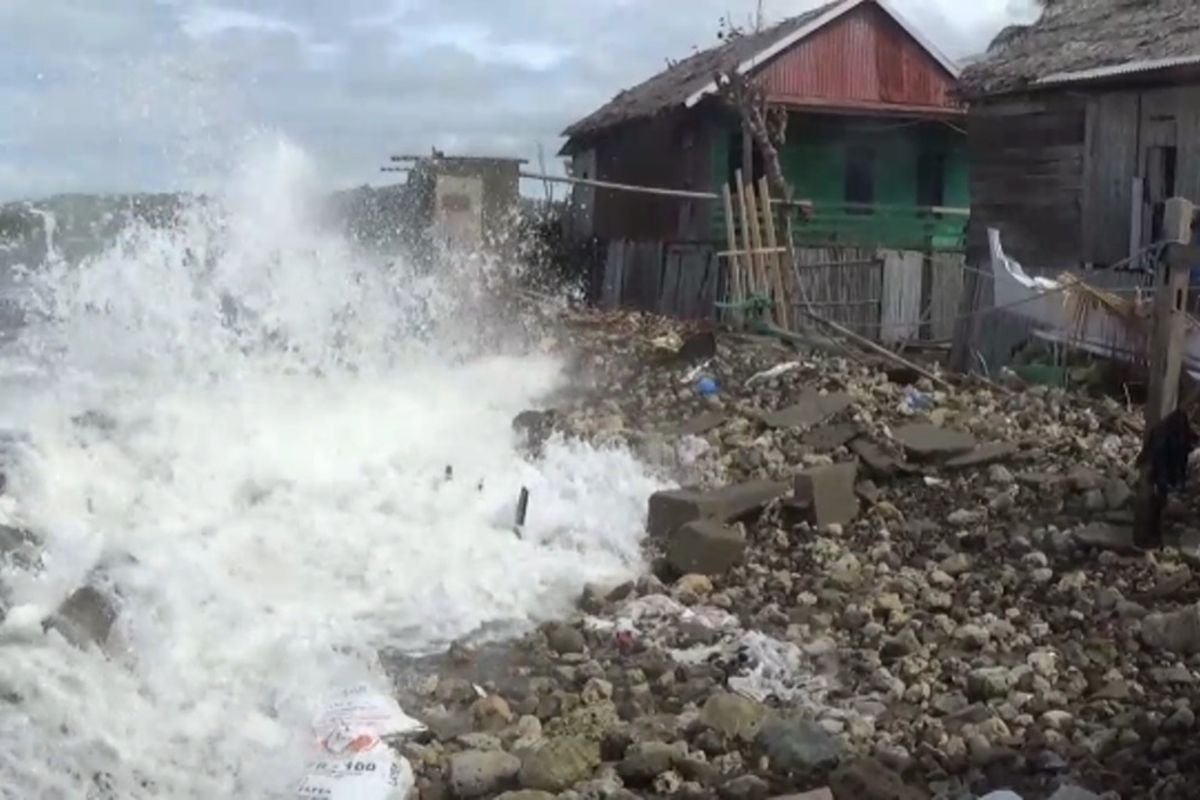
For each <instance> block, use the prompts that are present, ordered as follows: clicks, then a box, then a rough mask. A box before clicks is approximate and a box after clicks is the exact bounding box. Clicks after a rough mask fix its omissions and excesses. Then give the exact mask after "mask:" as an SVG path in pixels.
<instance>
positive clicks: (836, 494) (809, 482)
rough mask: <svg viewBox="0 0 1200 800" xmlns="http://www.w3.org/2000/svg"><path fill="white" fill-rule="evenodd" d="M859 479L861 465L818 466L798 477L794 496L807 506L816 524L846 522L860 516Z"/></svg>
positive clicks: (810, 516) (811, 519)
mask: <svg viewBox="0 0 1200 800" xmlns="http://www.w3.org/2000/svg"><path fill="white" fill-rule="evenodd" d="M857 480H858V465H857V464H853V463H847V464H834V465H833V466H828V467H815V468H813V469H808V470H805V471H804V472H801V473H800V474H799V475H797V476H796V484H795V492H794V497H795V500H796V503H797V504H799V505H803V506H806V507H807V509H808V514H809V522H811V523H812V524H813V525H816V526H818V527H823V526H825V525H846V524H849V523H851V522H853V521H854V519H855V518H856V517H857V516H858V494H857V493H856V492H855V490H854V486H855V482H856V481H857Z"/></svg>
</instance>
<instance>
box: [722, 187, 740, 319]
mask: <svg viewBox="0 0 1200 800" xmlns="http://www.w3.org/2000/svg"><path fill="white" fill-rule="evenodd" d="M721 199H722V200H724V201H725V236H726V237H727V238H728V239H729V252H730V257H729V258H728V259H727V261H728V263H729V281H728V285H727V286H726V287H725V289H726V292H727V294H726V299H727V300H729V301H730V302H733V303H740V302H742V285H741V284H742V275H741V272H742V265H741V261H740V255H739V253H738V241H737V224H736V223H735V222H734V221H733V196H732V194H731V193H730V191H729V184H725V185H724V186H722V187H721Z"/></svg>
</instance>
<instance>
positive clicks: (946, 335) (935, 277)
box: [925, 253, 967, 342]
mask: <svg viewBox="0 0 1200 800" xmlns="http://www.w3.org/2000/svg"><path fill="white" fill-rule="evenodd" d="M966 259H967V257H966V254H964V253H934V254H933V257H932V258H930V259H929V263H928V266H927V269H928V274H927V277H926V279H925V285H926V287H927V289H928V291H927V295H926V299H925V306H926V308H927V309H928V311H927V313H928V315H929V323H928V325H927V333H926V338H928V339H932V340H933V341H935V342H946V341H949V340H950V339H951V337H953V336H954V323H955V319H956V317H957V316H958V305H959V300H960V298H961V297H962V292H963V283H964V281H963V277H964V272H963V267H964V266H965V264H966Z"/></svg>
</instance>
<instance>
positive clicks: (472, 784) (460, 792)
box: [450, 750, 521, 798]
mask: <svg viewBox="0 0 1200 800" xmlns="http://www.w3.org/2000/svg"><path fill="white" fill-rule="evenodd" d="M520 771H521V759H519V758H517V757H516V756H513V755H509V754H508V753H505V752H502V751H499V750H491V751H484V750H468V751H466V752H465V753H456V754H455V755H453V756H451V757H450V788H451V789H452V790H453V791H454V794H455V795H456V796H457V797H462V798H468V797H490V796H492V795H495V794H496V792H497V791H499V790H501V789H503V788H505V786H507V785H509V784H511V783H512V782H513V781H514V779H515V778H516V777H517V773H518V772H520Z"/></svg>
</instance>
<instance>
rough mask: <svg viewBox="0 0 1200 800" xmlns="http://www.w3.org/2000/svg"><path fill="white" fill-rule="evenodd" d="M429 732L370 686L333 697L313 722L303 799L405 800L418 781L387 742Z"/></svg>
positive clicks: (300, 788)
mask: <svg viewBox="0 0 1200 800" xmlns="http://www.w3.org/2000/svg"><path fill="white" fill-rule="evenodd" d="M423 728H424V726H423V725H421V723H420V722H418V721H417V720H415V719H413V718H412V717H409V716H408V715H407V714H405V713H404V711H403V710H402V709H401V708H400V705H399V703H397V702H396V701H395V700H394V699H392V698H391V697H388V696H387V695H384V694H382V693H380V692H377V691H375V690H374V689H372V688H371V687H369V686H367V685H365V684H362V685H359V686H354V687H351V688H349V689H343V690H339V691H336V692H333V693H331V694H330V695H328V696H327V697H326V698H324V700H323V701H322V703H321V707H320V710H319V711H318V712H317V715H316V718H315V719H314V720H313V733H314V735H315V738H316V752H315V754H314V755H313V757H312V758H311V759H310V760H309V764H308V768H307V770H306V774H305V776H304V779H303V780H302V781H301V782H300V785H299V786H298V787H297V790H296V795H297V797H301V798H321V799H322V800H405V798H407V797H408V795H409V793H410V792H411V791H412V789H413V786H414V784H415V783H416V778H415V777H414V776H413V771H412V765H410V764H409V763H408V760H407V759H405V758H403V757H400V756H398V755H396V754H395V753H393V752H392V750H391V748H390V747H388V745H387V743H386V742H384V738H385V737H388V736H400V735H404V734H410V733H417V732H418V731H420V730H422V729H423Z"/></svg>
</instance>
